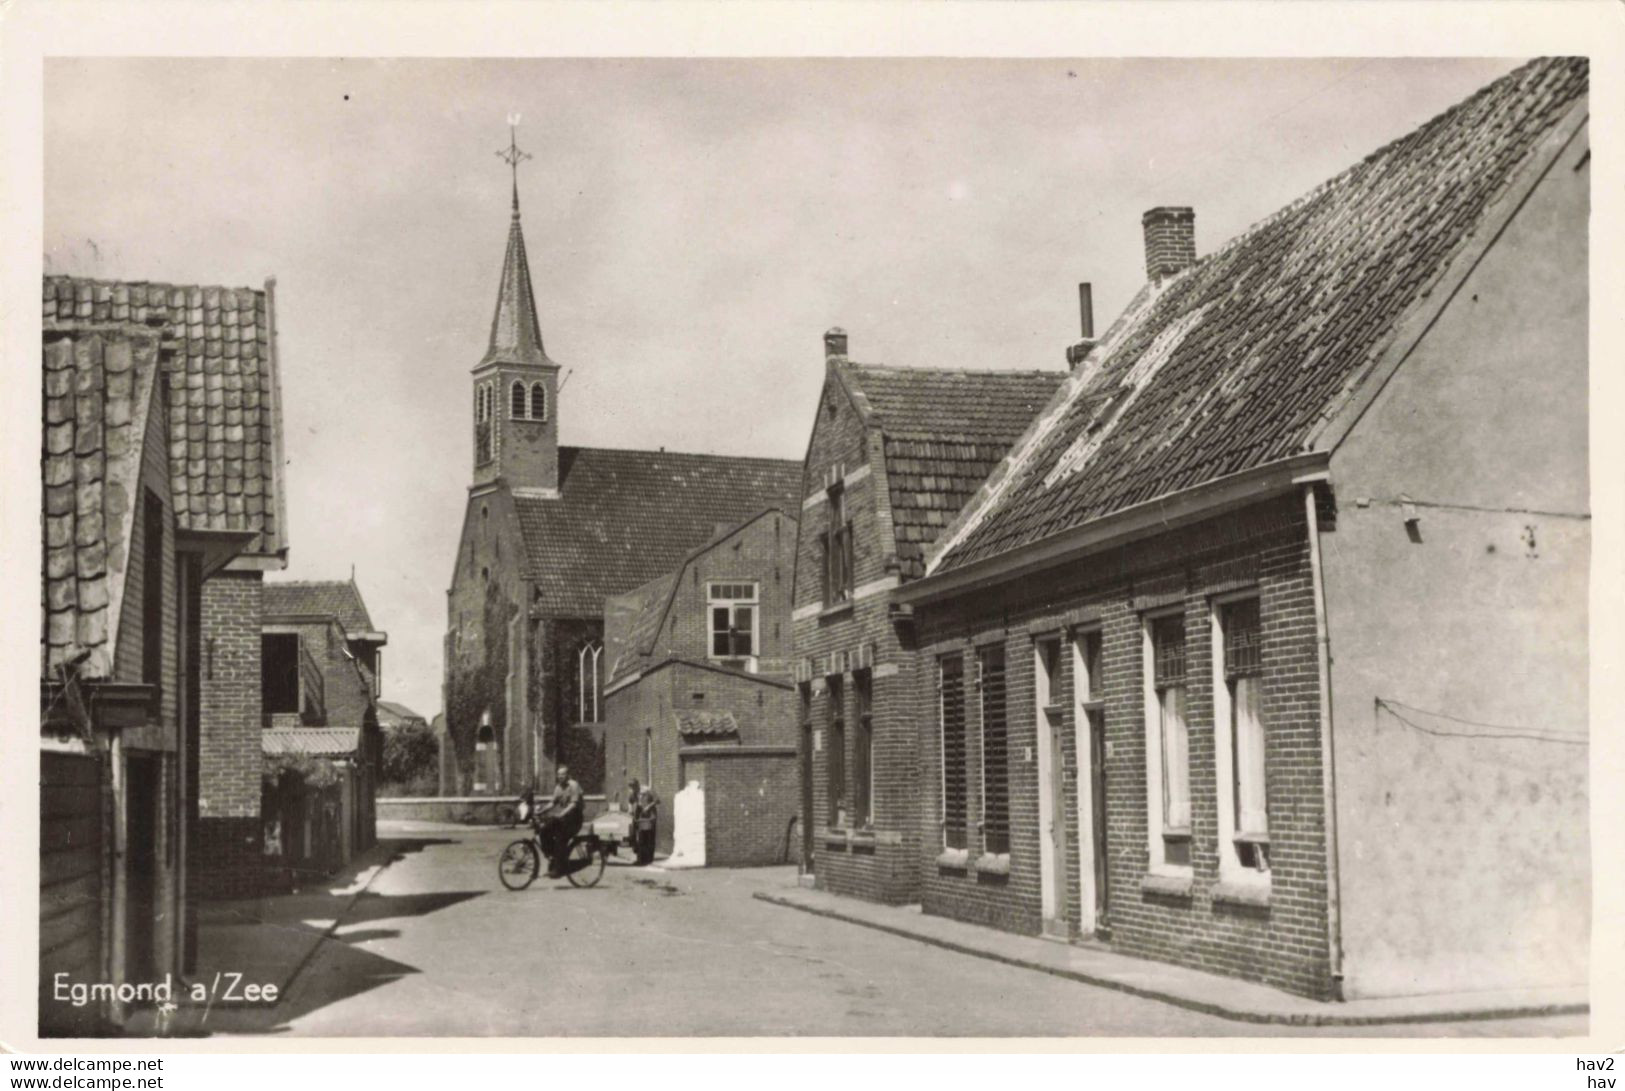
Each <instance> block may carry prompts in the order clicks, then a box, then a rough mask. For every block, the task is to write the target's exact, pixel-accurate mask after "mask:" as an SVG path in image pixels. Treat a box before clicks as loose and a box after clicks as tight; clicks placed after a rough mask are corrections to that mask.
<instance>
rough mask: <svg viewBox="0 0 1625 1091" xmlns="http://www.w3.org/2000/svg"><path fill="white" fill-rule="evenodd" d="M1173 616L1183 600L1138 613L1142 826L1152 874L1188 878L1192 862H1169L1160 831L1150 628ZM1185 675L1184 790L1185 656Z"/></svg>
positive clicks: (1158, 713)
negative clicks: (1142, 690)
mask: <svg viewBox="0 0 1625 1091" xmlns="http://www.w3.org/2000/svg"><path fill="white" fill-rule="evenodd" d="M1174 617H1177V618H1180V619H1181V621H1183V619H1184V617H1185V606H1184V604H1183V603H1181V604H1180V605H1179V606H1176V607H1172V608H1170V609H1166V610H1156V611H1151V612H1148V613H1145V614H1142V615H1141V617H1140V641H1141V645H1140V646H1141V649H1142V650H1141V656H1140V658H1141V673H1142V675H1143V676H1144V686H1145V803H1146V806H1145V826H1146V841H1147V845H1146V847H1147V848H1148V849H1149V850H1150V854H1151V868H1150V870H1151V874H1153V875H1166V876H1170V877H1173V878H1178V879H1189V878H1192V877H1193V875H1194V874H1195V872H1194V868H1193V866H1192V865H1191V864H1170V863H1168V859H1167V854H1166V849H1167V845H1166V843H1165V842H1164V840H1163V835H1162V831H1163V826H1162V750H1163V742H1162V703H1161V702H1160V701H1158V700H1157V649H1156V640H1155V639H1154V637H1153V629H1154V628H1155V625H1156V623H1157V622H1159V621H1164V620H1167V619H1168V618H1174ZM1186 639H1187V644H1186V654H1187V655H1189V654H1190V648H1189V643H1188V641H1189V634H1187V636H1186ZM1185 677H1186V683H1185V684H1186V706H1185V707H1186V712H1187V714H1186V718H1185V754H1186V759H1185V760H1186V769H1185V781H1186V785H1187V788H1186V790H1187V791H1189V784H1190V766H1189V762H1190V716H1189V709H1190V704H1189V697H1190V691H1189V686H1190V681H1189V679H1190V672H1189V666H1188V660H1187V668H1186V675H1185ZM1191 803H1192V810H1193V811H1194V809H1195V806H1194V805H1195V801H1194V800H1192V801H1191ZM1192 818H1193V820H1194V818H1195V815H1194V814H1193V815H1192Z"/></svg>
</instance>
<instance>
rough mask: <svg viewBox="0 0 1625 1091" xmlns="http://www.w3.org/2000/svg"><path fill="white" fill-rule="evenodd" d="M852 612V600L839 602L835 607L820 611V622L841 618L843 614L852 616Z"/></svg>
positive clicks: (827, 607)
mask: <svg viewBox="0 0 1625 1091" xmlns="http://www.w3.org/2000/svg"><path fill="white" fill-rule="evenodd" d="M851 612H852V600H851V599H846V600H844V601H842V602H837V603H836V604H835V605H834V606H826V607H824V608H823V609H822V610H820V611H818V620H819V621H823V620H824V619H825V618H830V617H840V616H841V615H842V614H850V613H851Z"/></svg>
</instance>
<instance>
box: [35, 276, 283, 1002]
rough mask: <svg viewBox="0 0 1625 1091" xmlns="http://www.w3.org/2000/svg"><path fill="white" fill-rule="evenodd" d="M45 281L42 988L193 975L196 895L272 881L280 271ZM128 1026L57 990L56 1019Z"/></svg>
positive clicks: (279, 545)
mask: <svg viewBox="0 0 1625 1091" xmlns="http://www.w3.org/2000/svg"><path fill="white" fill-rule="evenodd" d="M42 289H43V290H42V341H43V345H44V362H45V370H44V383H45V420H44V423H43V440H44V445H43V453H42V470H43V474H44V485H45V521H44V531H45V534H44V542H43V548H44V559H45V571H44V580H45V585H44V602H43V604H42V605H43V607H44V610H43V615H44V616H43V626H44V631H43V633H42V655H43V662H42V673H41V683H42V715H41V740H42V749H43V750H44V754H43V755H42V783H41V815H42V848H41V852H42V856H41V867H42V889H41V928H42V933H41V969H42V975H41V980H42V982H43V981H48V980H49V978H50V975H49V974H47V973H45V972H44V971H45V970H46V969H47V964H48V963H52V964H55V965H57V966H58V967H59V968H67V969H68V970H70V971H71V972H72V973H74V974H81V973H84V974H94V975H95V977H96V979H97V980H103V981H118V980H126V981H132V982H134V981H136V980H138V979H141V978H143V976H144V975H148V974H152V973H159V974H161V973H163V972H165V971H168V970H171V969H173V970H174V971H176V972H180V971H183V970H185V969H187V968H189V967H190V965H191V962H192V959H193V957H194V955H195V949H196V930H195V929H196V920H197V918H196V914H195V913H193V912H191V910H190V904H191V903H192V902H193V901H194V900H195V899H196V898H197V897H199V896H207V895H209V894H215V893H224V892H229V891H230V890H233V889H241V888H243V887H245V886H247V885H249V883H250V882H251V880H252V877H253V876H254V875H255V874H256V873H257V872H256V867H257V861H258V856H259V843H258V832H257V827H258V822H259V819H258V806H259V768H258V763H259V736H258V731H259V727H258V719H259V711H258V635H257V631H258V625H259V617H258V586H259V578H260V573H261V572H262V571H264V570H266V569H269V568H274V567H278V566H280V565H281V564H282V563H283V562H284V558H285V556H286V550H287V544H286V538H285V533H284V527H285V525H286V521H285V519H284V517H283V513H282V496H283V491H284V490H283V488H282V480H281V470H280V467H281V465H282V461H283V460H282V458H281V424H280V420H281V415H280V410H279V408H278V404H277V377H276V358H275V337H274V335H273V334H272V332H271V329H272V316H273V315H274V311H275V308H274V282H267V284H266V288H265V290H264V291H256V290H253V289H227V288H218V287H179V286H171V285H162V284H149V283H123V282H108V281H97V280H89V279H84V278H73V277H65V276H48V277H46V278H44V281H43V285H42ZM246 633H253V634H254V639H253V640H252V641H251V642H250V641H249V640H247V639H246V636H245V634H246ZM249 677H252V680H253V687H252V690H253V701H252V712H253V719H252V733H250V732H249V730H248V728H249V720H248V718H247V711H248V704H249V702H248V700H247V698H246V693H245V691H246V690H247V689H248V687H247V686H246V685H245V684H243V680H244V679H246V678H249ZM250 786H251V787H252V792H250V791H249V788H250ZM250 818H251V820H252V822H251V824H252V827H253V832H250V830H249V825H250V823H249V821H248V819H250ZM122 1015H123V1012H122V1010H121V1009H119V1008H118V1007H117V1006H114V1007H112V1008H105V1007H104V1008H102V1009H99V1010H98V1009H96V1008H94V1007H92V1008H88V1009H79V1010H78V1011H76V1012H64V1011H63V1010H61V1005H55V1004H49V1005H48V1004H46V1003H45V998H44V997H43V996H42V1006H41V1027H42V1031H47V1030H56V1031H61V1030H64V1029H79V1030H82V1029H84V1028H85V1024H84V1023H82V1022H80V1021H79V1020H80V1019H81V1018H91V1019H98V1018H113V1019H118V1018H120V1017H122Z"/></svg>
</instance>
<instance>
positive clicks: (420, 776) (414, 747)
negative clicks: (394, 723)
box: [383, 724, 440, 784]
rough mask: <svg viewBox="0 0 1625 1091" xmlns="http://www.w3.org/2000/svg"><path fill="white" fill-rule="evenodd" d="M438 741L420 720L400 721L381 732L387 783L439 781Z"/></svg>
mask: <svg viewBox="0 0 1625 1091" xmlns="http://www.w3.org/2000/svg"><path fill="white" fill-rule="evenodd" d="M439 762H440V744H439V743H438V742H437V741H436V740H435V737H434V732H433V731H432V730H430V729H429V728H428V727H426V726H424V725H423V724H402V725H401V726H400V727H395V728H391V729H389V730H388V731H386V732H384V768H383V780H384V782H385V783H386V784H413V783H418V784H424V783H436V782H438V769H439Z"/></svg>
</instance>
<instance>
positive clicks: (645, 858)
mask: <svg viewBox="0 0 1625 1091" xmlns="http://www.w3.org/2000/svg"><path fill="white" fill-rule="evenodd" d="M659 811H660V803H659V801H658V800H656V799H655V794H654V789H652V788H644V789H643V790H642V791H641V792H639V793H638V797H637V802H636V803H634V804H633V805H632V828H633V835H634V837H635V841H634V842H633V844H634V845H636V847H637V853H638V863H639V864H643V865H648V864H652V863H654V859H655V823H656V821H657V816H658V814H659Z"/></svg>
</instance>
